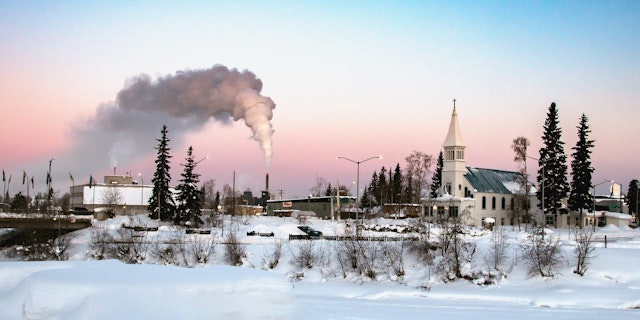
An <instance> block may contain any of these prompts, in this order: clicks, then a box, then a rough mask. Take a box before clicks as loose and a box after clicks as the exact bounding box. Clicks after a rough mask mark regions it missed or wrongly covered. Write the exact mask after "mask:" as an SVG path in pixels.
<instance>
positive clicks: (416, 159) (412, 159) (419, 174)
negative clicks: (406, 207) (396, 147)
mask: <svg viewBox="0 0 640 320" xmlns="http://www.w3.org/2000/svg"><path fill="white" fill-rule="evenodd" d="M405 161H406V169H405V172H406V174H405V178H406V179H407V181H411V183H412V184H413V185H412V186H411V190H413V192H414V194H412V195H409V196H410V201H411V202H413V203H419V202H420V198H422V197H423V195H425V194H426V193H425V192H426V191H427V189H428V186H429V184H428V177H429V175H430V174H431V163H432V162H433V157H432V156H431V155H429V154H426V153H423V152H420V151H415V150H414V151H413V152H412V153H411V154H410V155H408V156H407V157H406V158H405Z"/></svg>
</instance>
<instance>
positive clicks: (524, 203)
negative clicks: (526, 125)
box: [511, 137, 531, 230]
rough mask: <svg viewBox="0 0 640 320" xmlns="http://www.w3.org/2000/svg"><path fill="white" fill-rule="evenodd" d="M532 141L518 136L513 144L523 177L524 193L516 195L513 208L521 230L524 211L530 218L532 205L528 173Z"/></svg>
mask: <svg viewBox="0 0 640 320" xmlns="http://www.w3.org/2000/svg"><path fill="white" fill-rule="evenodd" d="M530 144H531V142H529V139H527V138H526V137H517V138H515V139H513V144H512V145H511V149H513V152H514V153H515V155H514V157H513V161H515V162H516V163H518V164H519V170H518V173H520V175H521V177H520V179H518V182H519V183H520V189H521V190H522V193H518V194H517V195H516V196H514V200H515V201H514V208H511V211H512V213H513V218H514V220H516V223H517V224H518V230H520V223H521V222H522V221H521V217H522V214H521V212H522V211H524V217H525V218H526V219H527V220H528V219H529V218H530V217H529V208H530V207H531V205H530V204H529V192H530V190H531V187H530V186H529V174H528V173H527V148H528V147H529V145H530Z"/></svg>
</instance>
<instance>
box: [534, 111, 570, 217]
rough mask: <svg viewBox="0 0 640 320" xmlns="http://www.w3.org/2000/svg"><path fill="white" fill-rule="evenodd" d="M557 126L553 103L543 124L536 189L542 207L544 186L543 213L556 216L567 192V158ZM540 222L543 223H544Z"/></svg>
mask: <svg viewBox="0 0 640 320" xmlns="http://www.w3.org/2000/svg"><path fill="white" fill-rule="evenodd" d="M558 124H559V120H558V109H557V108H556V104H555V102H554V103H551V106H550V107H549V112H548V113H547V119H546V120H545V124H544V134H543V136H542V141H543V144H544V146H543V147H542V148H540V159H539V160H538V167H539V169H538V184H539V185H540V189H538V192H537V198H538V200H539V201H540V204H539V205H540V206H542V203H543V199H542V194H543V192H542V189H543V185H544V213H545V214H546V213H547V212H551V213H553V214H554V215H556V216H557V215H558V214H559V213H560V209H561V207H562V199H563V198H565V197H566V196H567V193H568V192H569V183H568V182H567V156H566V155H565V154H564V142H562V140H561V138H562V129H560V127H559V126H558ZM543 177H544V179H543ZM543 180H544V181H543ZM556 219H557V217H556ZM542 222H543V223H545V222H544V221H542Z"/></svg>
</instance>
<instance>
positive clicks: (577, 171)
mask: <svg viewBox="0 0 640 320" xmlns="http://www.w3.org/2000/svg"><path fill="white" fill-rule="evenodd" d="M588 122H589V118H587V116H586V115H584V114H582V117H581V118H580V125H578V127H577V128H578V142H576V146H575V147H573V148H572V149H573V155H572V156H573V160H572V161H571V177H572V179H571V193H570V194H569V209H571V210H574V211H580V221H582V213H583V210H591V208H593V196H592V195H591V192H590V189H591V174H592V173H593V167H592V166H591V149H592V148H593V142H594V141H593V140H589V133H590V132H591V130H589V124H588ZM580 227H582V222H581V223H580Z"/></svg>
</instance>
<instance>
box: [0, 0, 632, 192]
mask: <svg viewBox="0 0 640 320" xmlns="http://www.w3.org/2000/svg"><path fill="white" fill-rule="evenodd" d="M0 43H1V45H0V119H3V123H2V124H1V125H0V136H1V137H2V138H1V140H0V150H2V152H1V153H0V166H1V167H2V169H3V170H4V171H5V172H6V179H8V177H9V176H12V183H11V184H9V185H8V187H9V188H10V192H11V194H15V193H16V192H18V191H22V192H23V193H24V192H25V191H26V187H25V186H23V185H22V184H21V183H22V181H21V178H22V175H23V172H25V173H26V174H27V176H28V177H33V178H34V180H35V188H34V189H33V190H32V191H30V192H32V193H33V192H44V191H45V190H46V187H45V179H46V173H47V171H48V166H49V163H50V160H52V159H53V161H51V164H52V168H51V173H52V179H53V185H54V189H56V190H59V191H61V194H62V193H64V192H66V191H67V190H68V189H67V188H68V187H69V186H70V185H71V184H72V181H71V179H70V177H69V175H72V176H73V177H74V181H73V183H75V184H81V183H87V182H88V181H89V176H93V177H94V178H97V179H98V180H99V181H101V179H102V176H104V175H108V174H112V173H113V171H114V167H115V168H116V172H117V174H127V173H130V174H131V175H132V176H134V177H136V178H139V179H140V180H144V182H145V183H148V182H149V181H150V180H151V178H152V175H153V171H154V169H155V164H154V160H155V156H156V155H155V150H154V149H153V148H154V147H156V146H157V141H156V139H159V138H160V130H161V127H162V125H163V124H167V125H168V130H169V134H168V137H169V138H170V139H171V141H170V142H169V146H170V147H171V148H172V150H171V153H172V155H173V158H172V170H171V172H172V177H173V181H174V183H177V179H178V178H179V175H180V173H181V171H182V170H181V169H182V167H181V166H180V164H181V163H184V162H185V161H184V159H185V157H186V151H187V148H188V147H189V146H193V149H194V158H195V159H196V160H199V159H201V158H204V157H205V156H209V157H210V158H209V159H206V160H203V161H202V162H201V163H199V164H198V169H197V171H198V172H199V173H201V175H202V176H201V180H203V181H204V180H209V179H215V181H216V185H217V188H219V189H221V188H222V186H223V185H224V184H229V185H233V184H234V177H235V186H236V190H246V189H250V190H252V191H253V192H254V193H259V191H261V190H263V189H264V188H265V174H266V173H267V172H268V173H269V176H270V186H269V188H270V191H272V192H274V193H277V194H283V195H284V196H285V197H297V196H299V197H306V196H307V195H308V194H309V193H310V189H311V188H312V187H313V186H314V185H315V182H316V181H317V179H318V178H322V179H324V180H326V181H329V182H330V183H331V184H332V185H335V184H337V183H339V184H341V185H347V186H348V187H349V188H350V189H351V192H352V193H353V194H355V189H356V187H355V186H354V182H355V180H356V177H357V171H358V166H357V165H356V164H354V163H350V162H349V161H345V160H338V159H337V157H339V156H341V157H346V158H349V159H352V160H354V161H361V160H364V159H367V158H369V157H372V156H378V155H380V156H382V157H383V158H382V159H381V160H378V159H375V160H371V161H368V162H366V163H361V164H360V166H359V167H360V186H361V187H363V186H364V185H366V184H367V183H368V181H369V179H370V177H371V175H372V173H373V172H374V171H379V170H380V168H382V167H383V166H385V167H387V168H389V167H395V166H396V164H400V165H401V166H402V167H404V164H405V161H404V158H405V157H406V156H408V155H409V154H411V153H412V152H413V151H414V150H415V151H421V152H424V153H427V154H431V155H433V156H434V157H436V156H437V155H438V153H439V152H440V150H441V146H442V142H443V141H444V138H445V135H446V133H447V127H448V124H449V121H450V117H451V112H452V108H453V102H452V100H453V99H454V98H455V99H456V108H457V112H458V115H459V121H460V125H461V130H462V134H463V137H464V140H465V142H466V145H467V149H466V159H467V165H468V166H472V167H482V168H492V169H501V170H516V169H517V166H516V164H515V163H514V162H513V151H512V150H511V143H512V140H513V139H514V138H516V137H518V136H525V137H527V138H529V140H530V141H531V146H530V155H531V156H533V157H537V155H538V150H539V149H540V147H541V141H542V139H541V136H542V133H543V125H544V121H545V118H546V113H547V111H548V108H549V105H550V104H551V103H552V102H555V103H556V104H557V106H558V110H559V120H560V127H561V128H562V130H563V131H562V140H563V141H564V142H565V146H564V147H565V153H567V154H571V152H572V150H571V148H572V147H573V146H575V142H576V140H577V129H576V127H577V126H578V124H579V120H580V116H581V115H582V114H583V113H584V114H586V115H587V116H588V117H589V125H590V128H591V130H592V132H591V135H590V138H591V139H593V140H595V147H594V149H593V154H592V160H593V166H594V168H595V172H594V175H593V181H594V184H599V183H602V182H604V181H605V179H607V180H614V181H616V182H618V183H621V184H622V185H623V189H625V190H626V188H627V185H628V183H629V181H630V180H631V179H634V178H636V179H637V178H640V169H639V168H638V166H637V164H636V163H637V160H636V157H637V155H640V146H639V145H637V144H631V143H628V142H627V141H628V140H629V137H631V136H632V135H633V134H634V133H635V132H636V130H637V128H636V125H635V124H636V123H638V122H639V121H640V111H638V110H640V109H639V108H638V101H640V4H639V3H638V2H637V1H615V2H608V1H584V2H572V1H567V2H565V1H519V2H502V1H496V2H494V1H473V2H467V1H452V2H441V1H415V2H412V1H400V2H397V1H394V2H385V1H381V2H359V1H349V2H343V1H323V2H322V3H317V2H306V1H297V2H279V1H269V2H264V1H240V2H238V1H215V2H212V3H209V2H196V1H187V2H184V3H177V2H171V1H166V2H165V1H161V2H157V1H149V2H145V1H137V2H135V3H129V2H125V1H122V2H118V1H112V2H108V3H83V2H74V1H58V2H54V3H52V2H46V1H28V2H24V1H2V3H0ZM214 66H218V67H221V66H223V67H224V69H226V70H229V73H234V72H236V73H239V74H243V75H245V76H247V77H248V78H251V79H253V80H251V83H252V86H251V88H252V90H253V91H252V92H253V94H254V95H255V96H256V97H258V98H259V99H261V101H268V100H269V99H270V100H271V101H272V102H273V105H270V104H268V103H267V104H261V106H262V107H264V106H267V107H265V108H266V109H265V110H266V111H265V112H267V113H268V112H271V118H269V117H267V118H266V119H268V125H267V126H266V127H262V129H264V130H267V131H266V132H267V133H268V132H271V131H270V130H272V135H269V137H268V141H267V142H268V143H267V145H270V149H271V151H272V155H271V156H268V155H267V154H266V153H265V151H264V150H263V148H262V147H264V145H263V144H262V142H259V141H256V140H255V139H254V133H253V131H252V130H251V128H249V127H248V126H247V125H246V124H245V121H244V118H243V117H241V118H240V119H238V120H237V121H234V117H230V116H229V115H228V114H222V115H220V114H216V115H215V116H214V115H213V113H211V114H207V115H203V114H201V113H198V112H195V111H193V110H191V109H188V110H186V109H185V110H183V111H184V112H183V113H182V114H183V118H175V117H171V116H169V115H167V114H162V113H157V114H156V113H154V114H153V115H151V114H149V115H146V114H144V113H142V114H136V116H131V117H127V115H129V113H126V112H123V110H124V109H125V106H124V105H123V104H122V101H121V100H119V97H120V96H121V95H120V93H122V92H128V91H129V90H130V89H131V88H135V86H134V84H136V83H140V81H142V80H144V79H146V80H147V83H149V85H150V86H152V87H153V86H155V85H157V84H158V83H159V82H161V81H160V80H159V79H163V80H166V82H167V83H170V82H171V80H172V79H178V80H179V79H180V78H181V77H182V76H184V75H185V74H200V73H202V72H206V71H207V70H209V71H210V70H212V69H213V68H214ZM245 70H248V72H249V73H248V74H246V73H243V72H244V71H245ZM258 80H259V81H258ZM256 83H258V84H259V85H256ZM164 92H165V91H163V90H156V93H157V94H158V95H159V96H162V95H163V93H164ZM205 95H206V92H205ZM179 96H180V95H179V93H176V97H179ZM148 101H151V102H157V101H158V100H148ZM175 101H178V98H176V99H175ZM174 107H176V106H167V109H170V108H174ZM113 114H116V115H114V116H113V117H112V118H110V117H107V116H106V115H113ZM117 115H119V116H117ZM105 119H111V122H109V121H107V120H105ZM107 124H109V125H107ZM264 132H265V131H263V133H264ZM132 140H133V141H134V142H131V141H132ZM569 159H570V158H569ZM535 170H536V168H535V167H534V168H532V169H530V175H531V176H532V177H535ZM28 179H30V178H28ZM532 179H533V178H532ZM597 193H598V194H606V193H608V184H607V183H605V184H603V185H600V186H599V187H598V188H597Z"/></svg>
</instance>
